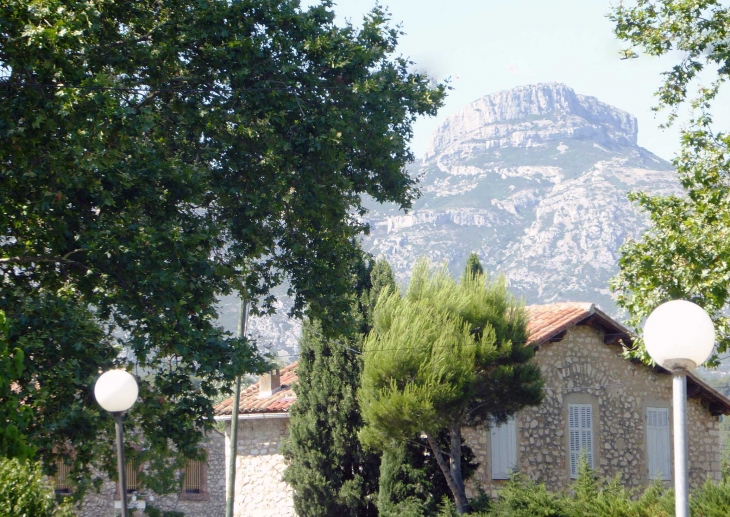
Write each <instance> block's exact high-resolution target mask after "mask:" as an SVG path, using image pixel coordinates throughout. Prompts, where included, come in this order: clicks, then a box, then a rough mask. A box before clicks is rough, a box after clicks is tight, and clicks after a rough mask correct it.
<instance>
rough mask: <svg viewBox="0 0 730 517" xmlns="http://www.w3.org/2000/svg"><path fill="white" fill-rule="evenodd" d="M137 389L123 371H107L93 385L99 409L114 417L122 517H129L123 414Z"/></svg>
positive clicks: (132, 400)
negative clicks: (101, 408)
mask: <svg viewBox="0 0 730 517" xmlns="http://www.w3.org/2000/svg"><path fill="white" fill-rule="evenodd" d="M137 395H139V388H138V386H137V381H136V380H135V379H134V377H133V376H132V375H131V374H130V373H128V372H126V371H124V370H109V371H108V372H105V373H103V374H102V375H101V377H99V379H98V380H97V381H96V384H95V385H94V397H96V401H97V402H98V403H99V405H100V406H101V407H103V408H104V409H106V410H107V411H109V412H110V413H111V414H112V415H114V427H115V429H116V435H117V468H118V473H119V495H120V496H121V497H120V498H119V499H120V502H121V506H122V517H129V509H128V508H127V477H126V471H125V469H124V428H123V426H122V417H123V416H124V412H125V411H127V410H128V409H129V408H131V407H132V406H133V405H134V403H135V402H136V401H137Z"/></svg>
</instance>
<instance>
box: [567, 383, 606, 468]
mask: <svg viewBox="0 0 730 517" xmlns="http://www.w3.org/2000/svg"><path fill="white" fill-rule="evenodd" d="M575 404H586V405H590V406H592V411H591V427H592V442H593V468H594V469H595V470H596V471H598V470H599V469H600V465H601V456H600V453H601V450H602V449H601V446H602V439H601V438H602V434H601V429H602V425H601V413H600V412H599V406H598V397H597V396H595V395H592V394H590V393H576V392H568V393H567V394H566V395H563V418H564V423H563V429H564V442H563V443H564V447H565V449H564V451H565V473H566V475H567V479H568V480H569V481H570V480H574V479H576V478H577V476H575V475H573V472H572V470H571V468H570V406H571V405H575Z"/></svg>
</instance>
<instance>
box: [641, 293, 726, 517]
mask: <svg viewBox="0 0 730 517" xmlns="http://www.w3.org/2000/svg"><path fill="white" fill-rule="evenodd" d="M644 342H645V343H646V351H647V352H649V355H650V356H651V358H652V359H653V360H654V361H655V362H656V363H657V364H658V365H660V366H662V367H664V368H666V369H667V370H669V371H670V372H672V387H673V395H674V492H675V503H674V508H675V513H676V516H677V517H688V516H689V494H688V492H689V482H688V479H687V372H689V371H691V370H694V369H695V368H697V367H698V366H699V365H701V364H702V363H704V362H705V361H707V359H708V358H709V357H710V354H712V350H713V348H714V346H715V326H714V325H713V324H712V320H711V319H710V316H709V315H708V314H707V313H706V312H705V311H704V309H702V308H701V307H699V306H698V305H695V304H694V303H692V302H688V301H685V300H674V301H671V302H667V303H664V304H662V305H660V306H659V307H657V308H656V309H654V311H653V312H652V313H651V314H650V315H649V317H648V318H647V320H646V323H645V324H644Z"/></svg>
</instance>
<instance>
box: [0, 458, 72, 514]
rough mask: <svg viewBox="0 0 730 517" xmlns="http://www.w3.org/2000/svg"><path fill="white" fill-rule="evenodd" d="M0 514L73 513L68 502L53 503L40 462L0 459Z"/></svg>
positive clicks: (54, 501)
mask: <svg viewBox="0 0 730 517" xmlns="http://www.w3.org/2000/svg"><path fill="white" fill-rule="evenodd" d="M0 515H2V516H3V517H5V516H8V517H10V516H15V515H22V516H26V515H28V516H30V515H33V516H37V517H73V515H74V512H73V510H72V508H71V505H70V504H69V501H65V502H64V503H63V504H61V505H57V504H56V495H55V494H54V493H53V487H51V485H49V484H48V477H47V476H46V475H44V474H43V472H42V471H41V466H40V464H38V463H32V462H29V461H20V460H18V459H17V458H12V459H10V458H0Z"/></svg>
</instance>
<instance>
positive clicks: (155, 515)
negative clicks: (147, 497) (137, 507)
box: [144, 505, 185, 517]
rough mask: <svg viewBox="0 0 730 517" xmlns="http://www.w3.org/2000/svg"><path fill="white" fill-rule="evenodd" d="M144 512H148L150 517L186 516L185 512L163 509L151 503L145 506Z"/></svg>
mask: <svg viewBox="0 0 730 517" xmlns="http://www.w3.org/2000/svg"><path fill="white" fill-rule="evenodd" d="M144 513H146V514H147V515H149V516H150V517H185V514H184V513H183V512H176V511H174V510H167V511H163V510H160V509H159V508H155V507H154V506H149V505H148V506H147V507H145V509H144Z"/></svg>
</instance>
